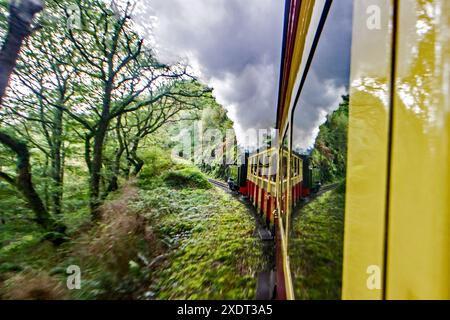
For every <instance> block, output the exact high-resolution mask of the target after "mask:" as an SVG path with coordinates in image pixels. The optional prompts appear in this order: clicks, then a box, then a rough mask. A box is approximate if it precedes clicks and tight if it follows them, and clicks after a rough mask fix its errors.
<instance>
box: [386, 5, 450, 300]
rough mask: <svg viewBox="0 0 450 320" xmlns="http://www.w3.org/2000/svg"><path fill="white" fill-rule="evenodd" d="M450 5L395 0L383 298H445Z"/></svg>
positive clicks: (448, 286) (448, 275)
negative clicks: (388, 206) (393, 72)
mask: <svg viewBox="0 0 450 320" xmlns="http://www.w3.org/2000/svg"><path fill="white" fill-rule="evenodd" d="M449 20H450V1H448V0H401V1H399V26H398V34H397V37H398V38H397V57H398V59H397V69H396V82H395V85H396V88H395V93H396V95H395V104H394V123H393V124H394V126H393V149H392V160H391V161H392V170H391V186H390V210H389V235H388V239H389V240H388V241H389V242H388V272H387V298H390V299H450V197H449V196H450V194H449V190H450V149H449V141H450V96H449V94H450V93H449V89H450V84H449V75H450V44H449V41H450V39H449V37H450V23H449Z"/></svg>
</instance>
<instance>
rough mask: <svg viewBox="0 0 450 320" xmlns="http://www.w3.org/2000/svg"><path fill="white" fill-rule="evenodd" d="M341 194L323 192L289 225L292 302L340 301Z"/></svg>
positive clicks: (338, 191)
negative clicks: (290, 231) (294, 300)
mask: <svg viewBox="0 0 450 320" xmlns="http://www.w3.org/2000/svg"><path fill="white" fill-rule="evenodd" d="M344 206H345V190H344V187H342V186H341V187H339V188H337V189H335V190H333V191H330V192H327V193H325V194H323V195H322V196H320V197H319V198H317V199H316V200H314V201H313V202H311V203H309V204H308V205H306V206H305V207H304V208H302V209H301V211H300V214H299V216H297V218H296V219H295V221H294V222H293V236H292V237H291V242H290V244H289V245H290V263H291V270H292V275H293V278H294V289H295V297H296V299H312V300H316V299H320V300H323V299H326V300H337V299H340V294H341V277H342V252H343V232H344Z"/></svg>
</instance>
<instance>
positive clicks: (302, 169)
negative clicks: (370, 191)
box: [228, 148, 322, 229]
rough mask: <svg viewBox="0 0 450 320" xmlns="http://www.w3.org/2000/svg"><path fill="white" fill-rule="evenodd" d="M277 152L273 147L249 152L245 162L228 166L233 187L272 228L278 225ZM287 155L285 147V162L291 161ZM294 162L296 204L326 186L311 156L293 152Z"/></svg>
mask: <svg viewBox="0 0 450 320" xmlns="http://www.w3.org/2000/svg"><path fill="white" fill-rule="evenodd" d="M277 152H278V150H277V149H274V148H271V149H268V150H264V151H256V152H255V153H253V154H249V153H246V154H245V157H244V161H243V163H241V164H239V165H230V166H229V167H228V177H229V178H230V179H231V181H232V183H231V184H229V188H230V189H232V190H233V191H237V192H239V193H240V194H241V195H243V196H245V197H247V198H248V199H249V201H250V202H251V203H252V204H253V205H254V207H255V208H256V209H257V211H258V213H259V214H261V215H262V217H263V218H264V220H265V222H266V225H267V227H268V228H269V229H272V228H271V227H273V225H274V219H273V211H274V210H275V208H276V207H275V198H276V187H275V186H276V176H277V170H276V168H277V161H276V159H277V158H276V157H277V156H278V155H277ZM287 154H288V150H287V149H286V148H285V149H284V160H283V161H287ZM292 162H293V165H294V167H293V176H292V177H290V179H291V181H292V182H291V185H292V188H291V192H292V199H293V201H294V205H296V204H297V203H298V202H299V201H300V200H301V199H305V198H308V197H309V196H311V195H312V194H315V193H317V192H318V191H319V189H320V186H321V184H322V183H321V179H320V171H319V169H318V168H316V167H314V166H313V165H312V161H311V158H310V156H308V155H302V154H299V153H297V152H294V151H293V152H292ZM286 179H287V177H286V176H285V177H284V180H286ZM285 198H286V197H285ZM286 199H287V198H286Z"/></svg>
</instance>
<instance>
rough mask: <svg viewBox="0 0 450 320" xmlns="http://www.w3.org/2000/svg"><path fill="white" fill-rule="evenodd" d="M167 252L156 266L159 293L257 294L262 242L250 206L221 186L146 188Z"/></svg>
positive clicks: (154, 287) (145, 207) (148, 208)
mask: <svg viewBox="0 0 450 320" xmlns="http://www.w3.org/2000/svg"><path fill="white" fill-rule="evenodd" d="M141 194H142V200H141V203H139V204H138V205H139V206H140V207H141V208H140V209H141V210H142V211H143V212H146V215H147V217H148V218H149V219H150V220H152V221H154V222H155V224H154V228H155V230H156V233H157V235H158V237H159V238H160V239H162V241H163V243H164V244H165V246H166V248H167V257H166V259H165V260H164V263H162V264H161V265H160V266H159V267H158V268H157V269H155V270H154V271H153V272H152V276H153V279H152V282H151V285H150V287H149V291H148V292H150V293H151V297H152V298H154V299H253V298H254V297H255V289H256V280H255V274H256V272H257V271H258V270H260V269H261V268H262V265H263V262H264V261H263V258H262V247H261V245H260V242H259V240H258V239H256V238H255V237H253V231H254V221H253V218H252V217H251V216H250V215H249V213H248V212H247V209H246V208H245V206H244V205H243V204H241V203H239V202H238V201H236V200H235V199H233V198H232V197H231V196H230V195H228V194H226V193H224V192H222V191H219V190H216V189H209V190H201V189H200V190H199V189H185V190H174V189H171V188H167V187H161V188H158V189H156V190H152V191H142V192H141Z"/></svg>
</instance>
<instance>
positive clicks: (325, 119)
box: [289, 0, 353, 299]
mask: <svg viewBox="0 0 450 320" xmlns="http://www.w3.org/2000/svg"><path fill="white" fill-rule="evenodd" d="M352 11H353V1H351V0H339V1H333V3H332V5H331V7H330V10H329V12H328V15H327V17H326V22H325V25H324V27H323V30H322V32H321V34H320V38H319V42H318V44H317V47H316V49H315V51H313V50H312V51H311V52H314V53H313V58H312V62H311V64H310V66H309V69H308V67H304V70H307V75H306V76H305V77H304V79H303V83H301V82H300V83H298V84H297V88H298V90H296V91H294V95H297V96H296V100H294V103H295V106H294V109H293V110H294V111H293V112H292V115H291V121H290V122H291V124H292V131H291V132H292V133H291V134H292V138H291V139H292V155H291V168H292V169H291V170H292V177H291V184H292V185H291V189H292V203H293V205H294V209H293V211H292V215H291V221H290V222H289V223H290V234H289V261H290V269H291V277H292V279H293V280H292V284H293V291H294V296H295V298H296V299H340V298H341V277H342V252H343V232H344V204H345V201H344V200H345V176H346V172H345V169H346V158H347V155H346V152H347V147H346V146H347V144H346V142H347V140H346V139H347V124H348V102H349V96H348V88H349V77H350V52H351V37H352V13H353V12H352ZM322 13H323V12H322V10H317V12H314V13H313V18H312V21H314V19H315V17H314V15H319V16H320V17H322V16H321V15H322ZM320 17H316V19H317V20H319V19H320ZM317 30H318V27H317V25H314V24H313V23H311V27H310V30H309V31H308V37H310V38H311V39H313V38H315V37H316V36H317V35H318V34H319V33H318V32H317ZM303 57H304V58H305V55H304V56H303Z"/></svg>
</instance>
